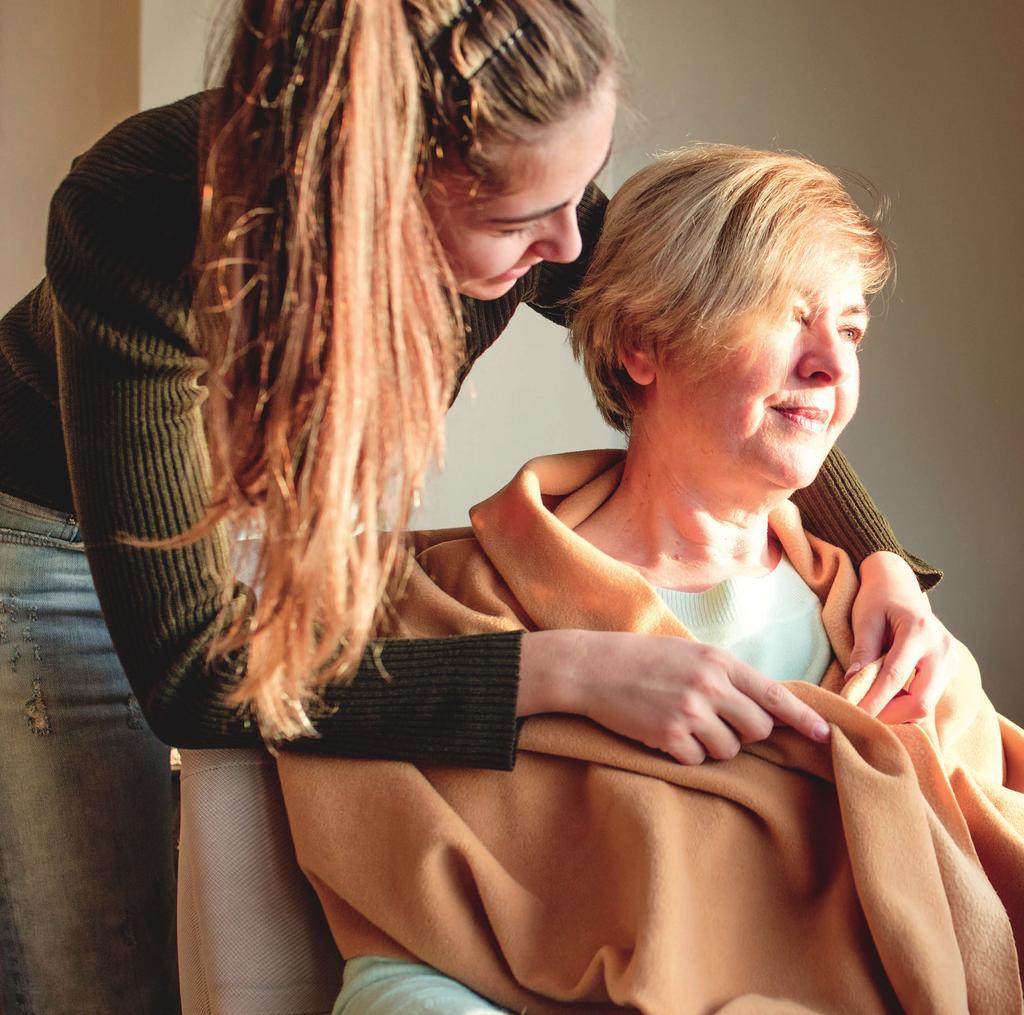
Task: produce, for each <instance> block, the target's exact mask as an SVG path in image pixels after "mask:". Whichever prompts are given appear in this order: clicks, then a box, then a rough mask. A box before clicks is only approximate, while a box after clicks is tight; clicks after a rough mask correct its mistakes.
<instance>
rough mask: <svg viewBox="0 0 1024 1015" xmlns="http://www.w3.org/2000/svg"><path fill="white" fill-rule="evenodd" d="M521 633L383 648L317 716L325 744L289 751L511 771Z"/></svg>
mask: <svg viewBox="0 0 1024 1015" xmlns="http://www.w3.org/2000/svg"><path fill="white" fill-rule="evenodd" d="M521 641H522V631H511V632H507V633H502V634H489V635H476V636H473V637H465V638H430V639H418V640H394V641H380V642H376V643H374V644H372V645H371V646H370V648H369V649H368V650H367V652H366V654H365V655H364V658H363V662H362V664H361V665H360V667H359V670H358V672H357V674H356V677H355V679H354V680H353V681H352V682H351V683H350V684H348V685H345V686H341V685H332V686H330V687H328V688H327V689H326V690H325V692H324V695H323V705H322V707H320V708H315V709H314V716H315V726H316V729H317V732H318V733H319V737H316V738H310V739H300V740H294V741H289V742H288V743H282V744H280V745H279V746H280V748H281V749H282V750H289V751H298V752H302V753H310V754H331V755H342V756H345V757H350V758H377V759H382V760H384V759H388V760H394V761H410V762H415V763H417V764H440V765H462V766H467V767H473V768H491V769H505V770H510V769H511V768H512V767H513V765H514V764H515V752H516V740H517V735H518V729H517V725H516V701H517V698H518V693H519V654H520V645H521Z"/></svg>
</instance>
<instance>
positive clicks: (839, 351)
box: [798, 314, 857, 384]
mask: <svg viewBox="0 0 1024 1015" xmlns="http://www.w3.org/2000/svg"><path fill="white" fill-rule="evenodd" d="M803 337H804V349H803V354H802V355H801V357H800V362H799V364H798V373H799V375H800V377H801V378H803V379H804V380H814V381H817V382H818V383H819V384H841V383H842V382H843V381H845V380H846V379H847V378H848V377H849V376H850V374H851V372H853V371H855V370H856V368H857V346H856V343H855V342H853V341H852V340H851V339H850V337H849V336H848V335H846V334H845V333H844V332H843V330H842V329H841V328H840V327H839V325H838V323H837V322H836V321H835V320H830V319H829V317H828V315H827V314H819V315H816V316H814V317H810V318H808V319H807V320H806V321H805V322H804V336H803Z"/></svg>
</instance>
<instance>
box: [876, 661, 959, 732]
mask: <svg viewBox="0 0 1024 1015" xmlns="http://www.w3.org/2000/svg"><path fill="white" fill-rule="evenodd" d="M949 674H950V667H949V665H948V652H947V653H938V652H933V653H931V654H929V655H927V656H925V658H924V659H922V660H921V663H920V665H919V666H918V668H917V673H916V674H915V675H914V679H913V681H911V684H910V688H909V692H908V693H907V694H899V693H897V695H896V697H895V698H893V699H892V701H890V702H889V704H887V705H886V706H885V707H884V708H883V709H882V711H881V712H879V713H878V718H879V719H880V720H881V721H882V722H884V723H888V724H889V725H892V726H894V725H896V724H898V723H904V722H920V721H921V720H922V719H924V718H926V717H927V716H929V715H931V714H933V713H934V712H935V708H936V706H937V705H938V703H939V699H940V698H941V697H942V693H943V691H945V689H946V685H947V683H948V682H949Z"/></svg>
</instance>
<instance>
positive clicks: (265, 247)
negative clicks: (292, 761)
mask: <svg viewBox="0 0 1024 1015" xmlns="http://www.w3.org/2000/svg"><path fill="white" fill-rule="evenodd" d="M242 8H243V9H242V12H241V16H240V18H239V21H238V24H237V27H236V29H235V34H234V38H233V42H232V44H231V46H230V49H229V52H228V58H227V61H226V64H225V66H224V67H223V69H222V71H221V74H220V87H219V88H218V89H216V90H215V91H214V92H212V93H211V98H210V101H209V102H208V104H207V107H206V111H205V115H204V125H203V130H202V141H201V144H202V145H203V159H204V163H203V168H202V205H201V221H200V234H199V245H198V248H197V274H198V280H197V288H196V300H195V304H194V306H195V320H196V325H197V330H198V334H199V341H200V343H201V348H202V349H203V351H204V353H205V355H206V356H207V357H208V360H209V363H210V369H209V373H208V388H209V401H208V406H207V410H208V411H207V432H208V437H209V445H210V453H211V464H212V473H213V487H212V497H211V504H210V510H209V513H208V514H207V516H206V518H205V519H204V520H203V522H202V523H201V525H200V526H199V527H198V528H197V529H196V530H194V531H193V532H192V533H190V534H189V535H190V536H191V535H198V534H200V533H202V532H205V531H209V529H210V528H212V527H213V526H214V525H216V524H218V523H219V522H221V521H224V520H225V519H227V520H228V521H229V522H231V523H233V524H234V526H235V527H236V528H238V527H242V528H247V529H249V530H250V532H251V534H252V535H254V536H255V537H257V538H256V545H257V547H258V550H257V552H256V560H255V566H254V572H255V573H254V585H255V587H256V588H257V589H258V595H257V596H256V602H255V604H254V605H253V606H252V609H251V610H248V611H247V612H245V613H244V615H243V614H241V613H236V614H235V615H232V616H228V617H227V618H226V621H225V624H224V627H223V631H222V633H221V635H220V636H219V637H218V639H217V640H216V642H215V644H214V645H213V650H212V651H213V652H214V653H215V654H221V653H225V652H227V651H230V650H235V649H239V648H245V649H247V654H248V660H247V670H246V673H245V675H244V677H243V678H242V679H241V681H240V683H239V685H238V687H237V690H236V692H235V694H234V702H235V703H236V704H248V705H251V706H253V707H254V708H255V710H256V713H257V716H258V718H259V720H260V723H261V726H262V728H263V729H264V732H265V733H267V734H268V735H271V736H274V737H281V736H284V737H287V736H295V735H300V734H302V733H308V732H310V731H311V725H310V723H309V720H308V717H307V712H306V706H307V703H308V702H309V699H310V697H311V696H312V695H313V694H314V693H315V691H316V689H317V688H318V687H321V686H322V685H324V684H325V683H326V682H328V681H329V680H338V679H345V678H347V677H350V676H351V675H352V674H353V673H354V669H355V667H356V665H357V664H358V662H359V660H360V659H361V657H362V653H363V651H364V648H365V646H366V643H367V640H368V637H369V633H370V632H371V630H372V627H373V624H374V620H375V615H376V612H377V610H378V609H379V606H380V603H381V600H382V597H383V596H384V594H385V591H386V589H387V587H388V583H389V580H390V579H391V578H392V575H393V573H394V572H395V569H396V562H397V561H398V559H399V557H400V554H399V550H400V533H401V531H402V530H403V529H404V528H405V527H406V525H407V522H408V518H409V512H410V508H411V505H413V503H414V501H415V500H416V498H417V495H418V491H419V489H420V487H421V485H422V483H423V479H424V475H425V471H426V469H427V468H428V466H429V464H430V461H431V458H432V455H434V454H439V453H440V447H441V434H442V417H443V415H444V412H445V410H446V407H447V404H448V401H449V399H450V397H451V392H452V390H453V384H454V378H455V375H456V371H457V368H458V366H459V364H460V357H461V354H462V348H463V326H462V320H461V314H460V303H459V298H458V296H457V293H456V291H455V285H454V280H453V278H452V276H451V272H450V270H449V268H448V265H447V263H446V261H445V257H444V254H443V251H442V250H441V248H440V246H439V244H438V240H437V237H436V234H435V232H434V229H433V226H432V223H431V221H430V219H429V217H428V215H427V213H426V211H425V208H424V204H423V200H422V189H423V187H424V186H425V185H426V181H428V179H429V178H430V177H431V175H432V174H433V173H435V172H437V171H438V170H441V169H447V168H449V167H451V168H456V167H457V168H458V169H459V170H460V171H468V172H469V173H470V174H472V175H473V176H475V177H476V178H478V179H479V181H480V183H481V185H482V186H489V185H492V184H497V183H498V182H500V175H501V166H500V165H499V164H497V163H496V162H495V161H494V159H493V158H490V157H489V155H490V152H489V149H490V150H491V151H493V145H494V143H495V142H502V141H508V140H512V139H519V140H526V141H528V140H529V138H530V137H531V134H532V132H534V131H536V130H537V129H539V128H542V127H545V126H548V125H551V124H555V123H557V122H559V121H560V120H562V119H564V118H565V117H566V116H567V115H569V114H571V112H572V111H573V109H574V107H579V106H580V105H581V104H582V103H584V102H585V101H586V100H587V98H588V96H589V95H590V94H591V93H592V92H593V91H594V90H595V88H596V87H597V86H598V84H599V83H600V82H601V80H602V77H603V76H604V75H605V74H607V73H609V72H610V70H611V68H612V66H613V64H614V62H615V60H616V49H615V44H614V41H613V37H612V35H611V33H610V31H609V29H608V28H607V26H606V25H605V23H604V22H603V21H602V19H601V18H600V17H599V16H598V15H597V13H596V12H595V11H594V9H593V8H592V6H591V4H590V2H589V0H475V2H474V0H464V2H460V0H406V2H402V0H344V2H343V0H309V2H305V3H300V2H294V0H245V2H244V3H243V5H242ZM225 594H226V599H228V600H229V599H230V596H229V595H228V592H227V590H226V593H225Z"/></svg>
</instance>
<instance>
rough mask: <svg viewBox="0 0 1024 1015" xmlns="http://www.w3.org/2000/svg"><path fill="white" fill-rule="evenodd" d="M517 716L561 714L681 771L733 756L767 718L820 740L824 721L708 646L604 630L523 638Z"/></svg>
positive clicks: (763, 728)
mask: <svg viewBox="0 0 1024 1015" xmlns="http://www.w3.org/2000/svg"><path fill="white" fill-rule="evenodd" d="M519 673H520V677H519V702H518V714H519V715H533V714H535V713H537V712H567V713H571V714H574V715H585V716H587V717H588V718H589V719H593V720H594V722H597V723H600V724H601V725H602V726H605V727H607V728H608V729H610V730H613V731H614V732H616V733H620V734H622V735H623V736H626V737H630V738H631V739H633V740H639V741H641V742H642V743H645V744H646V745H647V746H648V747H653V748H656V749H657V750H660V751H664V752H665V753H666V754H670V755H671V756H672V757H673V758H675V759H676V760H677V761H679V762H682V763H683V764H686V765H698V764H700V763H701V762H702V761H703V760H704V759H705V758H719V759H726V758H732V757H735V755H736V754H737V753H738V752H739V750H740V747H741V746H742V745H743V744H750V743H753V742H755V741H757V740H763V739H765V737H767V736H768V735H769V734H770V733H771V732H772V729H773V727H774V725H775V723H776V722H779V723H784V724H785V725H787V726H791V727H792V728H793V729H795V730H797V731H798V732H800V733H802V734H803V735H804V736H807V737H810V738H811V739H812V740H816V741H818V742H819V743H824V742H826V741H827V740H828V737H829V730H828V725H827V724H826V723H825V721H824V720H823V719H822V718H821V716H820V715H818V714H817V712H815V711H814V710H813V709H811V708H809V707H808V706H807V705H805V704H804V703H803V702H802V701H800V699H799V698H797V697H796V696H795V695H794V694H793V693H792V692H791V691H789V690H788V689H787V688H786V687H784V686H783V685H782V684H780V683H777V682H776V681H774V680H769V679H768V677H766V676H764V675H763V674H761V673H759V672H758V671H757V670H755V669H753V668H751V667H750V666H748V665H747V664H746V663H743V662H741V661H740V660H738V659H736V658H735V657H734V656H732V655H730V654H729V653H728V652H725V651H723V650H722V649H719V648H715V647H714V646H712V645H704V644H701V643H700V642H693V641H686V640H685V639H682V638H670V637H663V636H658V635H646V634H629V633H624V632H616V631H612V632H607V631H533V632H529V633H527V634H525V635H523V648H522V658H521V662H520V667H519Z"/></svg>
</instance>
